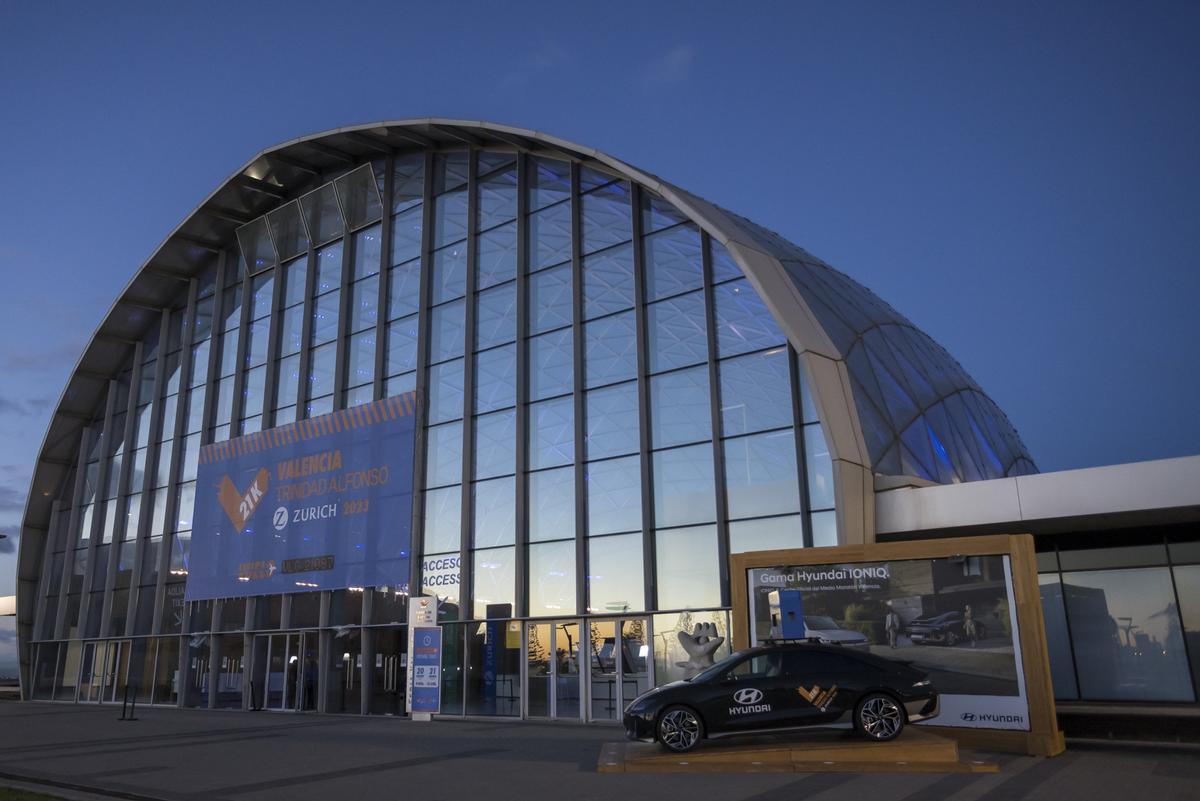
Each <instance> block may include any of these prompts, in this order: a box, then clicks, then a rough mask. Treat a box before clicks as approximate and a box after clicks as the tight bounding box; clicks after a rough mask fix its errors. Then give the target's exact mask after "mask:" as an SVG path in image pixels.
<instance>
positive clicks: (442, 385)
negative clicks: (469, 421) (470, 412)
mask: <svg viewBox="0 0 1200 801" xmlns="http://www.w3.org/2000/svg"><path fill="white" fill-rule="evenodd" d="M462 416H463V360H462V359H455V360H454V361H452V362H444V363H443V364H436V365H434V366H433V367H430V368H429V422H430V423H442V422H445V421H448V420H457V419H459V418H460V417H462Z"/></svg>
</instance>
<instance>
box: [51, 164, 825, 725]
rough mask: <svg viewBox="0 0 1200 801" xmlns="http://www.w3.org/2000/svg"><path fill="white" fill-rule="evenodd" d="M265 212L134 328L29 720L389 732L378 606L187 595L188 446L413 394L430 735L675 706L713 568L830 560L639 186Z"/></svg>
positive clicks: (392, 608) (747, 310)
mask: <svg viewBox="0 0 1200 801" xmlns="http://www.w3.org/2000/svg"><path fill="white" fill-rule="evenodd" d="M256 180H259V179H256ZM260 182H266V183H269V176H267V178H265V179H262V180H261V181H260ZM260 189H261V187H260ZM280 194H281V196H280V197H279V198H278V201H279V202H278V204H277V205H276V206H275V207H274V208H273V209H271V210H270V211H269V212H268V213H266V214H265V215H263V216H260V217H257V218H255V219H252V220H249V221H245V222H244V224H242V225H241V227H240V228H238V229H237V236H236V241H230V242H227V243H225V245H224V246H223V247H221V248H213V253H212V258H211V263H210V264H209V266H208V267H207V268H206V269H204V270H203V271H202V273H201V275H200V276H199V277H198V278H192V279H181V280H180V281H179V287H178V294H177V297H176V300H175V302H174V303H172V304H169V305H168V306H166V307H164V308H161V309H157V310H156V311H154V312H153V313H149V312H148V319H147V321H146V333H145V335H144V336H143V337H141V338H140V339H139V340H138V341H137V343H136V345H135V347H134V348H133V354H132V356H131V358H130V359H129V361H128V363H127V366H126V368H125V369H124V370H123V371H122V372H121V373H120V375H119V376H118V377H117V378H115V379H113V380H111V381H109V382H108V392H107V396H106V401H105V403H104V404H103V406H102V408H97V409H95V416H94V419H93V420H92V421H91V422H90V424H89V425H88V426H87V427H86V428H85V434H84V437H83V440H82V442H81V444H80V449H79V454H78V458H77V460H76V461H75V464H74V468H73V471H72V473H71V474H70V476H69V477H68V479H67V481H66V482H65V484H64V487H65V489H64V490H63V492H62V494H61V496H60V497H58V498H57V499H56V502H55V504H54V505H53V507H52V515H51V523H50V532H49V536H48V537H47V543H46V548H45V559H44V561H43V566H42V579H41V582H40V585H39V589H38V591H37V597H38V603H37V612H36V620H35V623H34V632H33V635H34V636H33V644H32V648H33V650H32V652H31V653H32V656H31V666H32V669H31V673H32V677H31V678H32V681H31V684H30V686H31V688H32V695H33V697H35V698H53V699H59V700H76V699H78V700H97V699H104V700H111V699H112V698H116V697H118V696H119V695H120V694H121V693H122V692H124V691H125V690H126V689H128V691H129V692H133V693H136V694H137V695H138V696H139V698H141V700H143V701H148V702H154V703H169V704H181V705H188V706H213V707H221V706H230V707H237V708H242V707H258V706H264V707H266V708H288V709H319V710H322V711H331V712H332V711H345V712H356V713H357V712H363V713H365V712H372V713H376V712H378V713H395V712H398V711H402V706H398V702H397V698H396V694H397V692H399V689H398V687H397V670H398V669H399V665H400V664H402V662H403V660H402V659H401V660H399V661H396V660H397V658H398V657H399V656H400V654H401V653H402V650H400V649H402V647H403V643H402V641H403V637H402V628H401V627H400V624H402V623H403V622H404V615H405V611H404V610H405V606H406V595H405V593H404V592H403V591H402V589H401V588H396V587H365V588H351V589H347V590H339V591H334V592H324V593H297V594H291V595H286V596H267V597H258V598H230V599H223V600H218V601H209V602H197V603H184V602H183V588H184V584H185V582H186V579H187V571H188V562H189V547H190V542H191V512H192V505H193V501H194V498H195V494H196V484H195V479H196V466H197V458H198V454H199V449H200V447H201V446H202V445H205V444H208V443H210V442H217V441H221V440H225V439H229V438H230V437H234V436H240V435H242V434H247V433H252V432H256V431H260V430H264V429H268V428H271V427H274V426H277V425H282V424H285V423H289V422H292V421H295V420H299V419H305V418H308V417H313V416H316V415H320V414H324V413H327V412H329V411H332V410H335V409H339V408H346V407H350V406H354V405H357V404H361V403H366V402H369V401H372V400H375V399H377V398H381V397H386V396H389V395H394V394H398V393H401V392H407V391H410V390H416V391H417V393H418V397H419V398H420V399H421V401H420V405H419V418H418V420H419V425H420V434H419V436H418V440H417V453H416V463H415V470H414V473H415V476H414V484H415V490H416V493H415V496H414V497H415V501H414V507H415V508H414V525H413V530H414V532H415V534H414V538H415V541H414V551H415V554H416V555H417V556H419V558H418V559H415V560H414V562H415V565H414V572H413V576H412V582H411V586H413V587H420V590H421V592H422V593H423V594H428V595H437V596H438V597H439V599H440V600H441V602H442V604H441V610H440V617H441V622H442V623H443V624H444V625H446V626H447V629H446V632H447V634H446V639H447V643H448V644H447V652H446V666H445V667H444V679H445V681H444V682H443V684H444V687H445V695H444V699H443V709H444V711H445V712H447V713H454V712H460V713H462V712H465V713H477V714H500V715H525V716H529V717H539V716H551V717H572V716H577V717H583V718H585V719H587V718H603V717H609V716H611V715H612V714H615V713H614V712H613V710H618V711H619V709H620V708H621V707H622V706H623V703H622V702H621V699H622V698H623V697H624V696H623V694H627V693H628V692H633V691H634V690H638V688H641V689H644V688H645V686H646V684H647V683H649V682H661V681H666V680H669V679H671V678H674V677H675V676H674V674H675V672H676V671H677V669H676V667H675V666H674V663H675V662H676V661H679V659H680V656H679V655H678V654H676V653H675V651H676V650H678V645H677V639H676V637H675V633H676V632H678V631H682V630H690V628H691V626H692V625H693V624H694V623H699V622H707V621H712V622H715V623H717V624H718V627H719V628H720V629H721V630H722V631H727V629H728V613H727V611H725V610H727V608H728V606H729V597H728V596H729V580H728V576H727V575H726V572H727V565H728V558H727V557H728V555H729V553H731V552H739V551H745V550H761V549H766V548H782V547H803V546H809V545H832V544H836V543H837V541H838V535H837V524H836V515H835V502H834V491H833V470H832V461H831V458H830V455H829V452H828V449H827V447H826V445H825V438H824V436H823V434H822V429H821V423H820V421H819V420H818V418H817V414H816V412H815V406H814V404H813V403H812V402H811V400H810V399H809V397H808V393H807V387H806V379H805V375H804V371H803V368H802V366H801V364H800V361H799V359H798V357H797V354H796V353H795V352H794V350H793V349H792V347H791V346H790V345H789V344H788V342H787V340H786V338H785V337H784V335H783V333H782V332H781V331H780V329H779V327H778V326H777V325H776V323H775V321H774V320H773V319H772V317H771V315H770V313H769V312H768V311H767V309H766V307H765V305H764V304H763V302H762V300H761V299H760V298H759V297H758V296H757V295H756V293H755V291H754V290H753V288H752V287H751V286H750V284H749V282H748V281H747V280H746V279H745V277H744V276H742V275H741V273H740V271H739V270H738V269H737V268H736V266H734V264H733V261H732V259H731V258H730V257H729V255H728V254H727V253H726V252H725V251H724V249H723V248H722V247H721V245H720V244H718V243H717V242H715V241H714V240H712V239H710V238H709V236H708V234H707V233H705V232H702V231H701V230H700V228H699V227H698V226H697V225H696V224H695V223H693V222H691V221H690V220H689V219H688V218H687V217H686V216H685V215H684V214H682V213H681V212H679V211H678V210H677V209H675V208H673V207H672V206H671V205H670V204H669V203H667V202H666V201H665V200H664V199H662V198H661V197H658V196H657V195H655V194H654V193H653V192H651V191H650V190H648V189H647V188H645V187H642V186H639V185H637V184H634V183H631V182H630V181H628V180H626V179H623V178H619V177H618V176H616V175H613V174H609V173H607V172H601V171H598V170H596V169H593V168H592V167H590V166H587V165H584V164H580V163H573V162H570V161H566V160H557V159H553V158H547V157H544V156H542V155H540V154H534V153H531V152H524V151H520V150H518V149H515V148H514V149H512V150H508V151H500V150H491V149H483V148H475V147H472V148H464V149H461V150H445V149H428V150H416V151H397V152H394V153H392V154H391V155H388V156H386V157H381V158H378V159H376V160H374V161H373V162H370V163H365V164H360V165H348V166H347V168H346V169H343V170H340V171H338V172H337V173H333V174H329V175H323V176H316V177H315V178H314V180H313V181H311V183H310V185H309V186H308V187H307V188H306V191H305V192H303V193H302V194H299V195H297V196H294V197H293V196H283V194H282V193H280ZM150 317H152V318H153V319H149V318H150ZM589 647H590V649H591V650H592V654H593V656H592V657H589V658H582V657H580V653H581V650H580V649H587V648H589ZM564 654H565V656H564ZM572 654H574V656H572ZM489 660H491V661H489ZM496 660H498V661H496ZM289 666H294V667H289ZM484 674H490V675H496V676H500V677H502V680H501V681H500V684H499V685H496V684H482V683H481V682H483V679H482V676H483V675H484ZM114 676H120V677H122V678H120V680H119V681H118V680H116V679H113V677H114ZM572 676H574V677H575V678H574V679H572V678H571V677H572ZM543 679H544V680H545V681H544V682H543V681H542V680H543ZM564 681H565V682H566V684H565V685H564ZM571 681H575V682H576V684H575V685H571ZM539 682H541V683H539ZM630 682H632V684H630ZM564 686H566V687H567V688H568V689H567V690H563V689H562V688H563V687H564ZM571 686H574V687H575V690H573V691H572V690H571V689H570V687H571ZM563 693H565V694H563ZM605 693H607V695H605ZM634 694H636V692H634ZM629 697H630V698H631V697H632V696H629ZM589 698H590V701H589V700H588V699H589ZM625 700H628V698H626V699H625Z"/></svg>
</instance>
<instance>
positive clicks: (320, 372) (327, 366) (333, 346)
mask: <svg viewBox="0 0 1200 801" xmlns="http://www.w3.org/2000/svg"><path fill="white" fill-rule="evenodd" d="M336 360H337V343H336V342H330V343H329V344H328V345H322V346H321V347H319V348H315V349H314V350H313V352H312V360H311V364H310V366H309V371H308V396H309V397H310V398H313V399H316V398H319V397H321V396H323V395H328V394H329V393H331V392H333V374H334V367H335V364H336Z"/></svg>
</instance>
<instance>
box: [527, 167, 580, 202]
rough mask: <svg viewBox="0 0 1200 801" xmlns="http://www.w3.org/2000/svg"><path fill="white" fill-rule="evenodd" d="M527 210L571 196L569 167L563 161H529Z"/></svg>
mask: <svg viewBox="0 0 1200 801" xmlns="http://www.w3.org/2000/svg"><path fill="white" fill-rule="evenodd" d="M530 164H531V166H532V167H533V169H532V170H531V171H530V172H531V175H530V181H529V208H530V209H533V210H536V209H540V208H543V207H544V206H549V205H550V204H551V203H557V202H558V201H560V200H565V199H566V198H568V197H569V196H570V195H571V165H570V163H568V162H565V161H556V160H554V159H543V158H535V159H531V160H530Z"/></svg>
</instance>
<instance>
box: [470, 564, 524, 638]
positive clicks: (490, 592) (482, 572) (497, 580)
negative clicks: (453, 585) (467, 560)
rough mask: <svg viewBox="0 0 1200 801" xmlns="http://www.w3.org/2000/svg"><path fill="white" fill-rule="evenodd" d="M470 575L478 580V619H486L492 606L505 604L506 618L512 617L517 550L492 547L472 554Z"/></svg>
mask: <svg viewBox="0 0 1200 801" xmlns="http://www.w3.org/2000/svg"><path fill="white" fill-rule="evenodd" d="M472 557H473V560H474V564H473V565H472V573H471V575H472V576H473V578H474V581H475V588H474V589H475V601H474V602H475V618H476V619H477V620H483V619H486V618H489V617H495V615H490V614H488V612H489V607H496V606H501V605H503V606H504V607H505V609H506V610H507V611H506V612H505V614H506V615H511V614H512V605H513V601H514V599H515V597H516V594H515V587H516V548H512V547H508V548H489V549H487V550H483V551H475V552H474V553H473V554H472Z"/></svg>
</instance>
